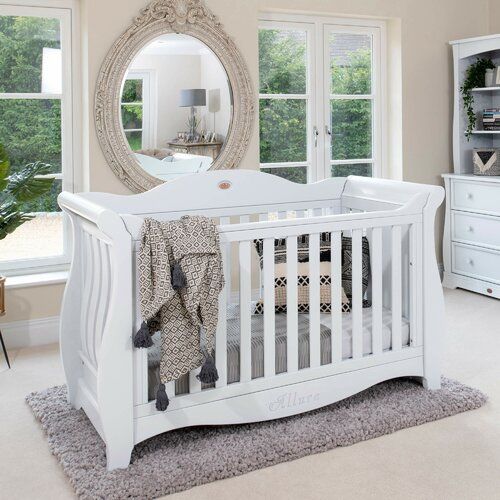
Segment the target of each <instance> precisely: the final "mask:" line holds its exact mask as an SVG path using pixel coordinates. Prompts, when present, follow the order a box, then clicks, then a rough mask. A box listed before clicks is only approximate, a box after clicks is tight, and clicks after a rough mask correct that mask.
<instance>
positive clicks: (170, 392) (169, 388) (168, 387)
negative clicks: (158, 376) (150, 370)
mask: <svg viewBox="0 0 500 500" xmlns="http://www.w3.org/2000/svg"><path fill="white" fill-rule="evenodd" d="M165 392H166V393H167V396H168V399H172V398H174V397H175V380H172V381H170V382H167V383H166V384H165Z"/></svg>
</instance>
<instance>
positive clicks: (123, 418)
mask: <svg viewBox="0 0 500 500" xmlns="http://www.w3.org/2000/svg"><path fill="white" fill-rule="evenodd" d="M443 196H444V195H443V189H442V188H440V187H437V186H427V185H419V184H411V183H406V182H396V181H388V180H381V179H367V178H361V177H348V178H347V179H344V178H333V179H329V180H325V181H322V182H319V183H316V184H309V185H298V184H294V183H291V182H288V181H286V180H283V179H280V178H278V177H276V176H272V175H268V174H263V173H259V172H253V171H238V170H232V171H212V172H206V173H200V174H196V175H193V176H187V177H183V178H180V179H178V180H175V181H172V182H169V183H166V184H164V185H162V186H159V187H157V188H155V189H153V190H151V191H148V192H145V193H142V194H138V195H132V196H119V195H111V194H106V193H85V194H77V195H76V194H70V193H62V194H61V195H60V196H59V204H60V205H61V207H62V208H63V210H64V211H65V212H66V213H67V214H68V215H69V218H70V219H71V222H72V227H73V237H74V246H73V248H74V251H73V261H72V266H71V272H70V277H69V280H68V283H67V287H66V292H65V296H64V302H63V309H62V315H61V330H60V335H61V351H62V360H63V365H64V370H65V374H66V378H67V383H68V395H69V401H70V403H71V404H72V405H73V406H74V407H75V408H83V409H84V411H85V412H86V414H87V416H88V417H89V419H90V420H91V421H92V423H93V425H94V426H95V428H96V429H97V431H98V432H99V434H100V435H101V437H102V439H103V440H104V441H105V443H106V451H107V462H108V468H109V469H110V470H111V469H115V468H123V467H127V466H128V464H129V461H130V455H131V452H132V449H133V447H134V445H135V444H137V443H139V442H141V441H143V440H145V439H147V438H149V437H152V436H155V435H157V434H159V433H162V432H165V431H169V430H173V429H176V428H180V427H187V426H193V425H222V424H236V423H245V422H256V421H263V420H269V419H276V418H281V417H285V416H289V415H293V414H297V413H301V412H305V411H309V410H312V409H315V408H319V407H322V406H325V405H328V404H331V403H333V402H335V401H338V400H341V399H343V398H346V397H348V396H350V395H352V394H355V393H357V392H359V391H362V390H364V389H366V388H368V387H370V386H372V385H374V384H377V383H379V382H382V381H384V380H388V379H392V378H396V377H404V376H407V377H419V378H421V379H422V381H423V383H424V385H425V387H427V388H429V389H437V388H439V387H440V365H439V359H440V337H441V333H442V330H443V320H444V304H443V296H442V289H441V283H440V279H439V273H438V268H437V263H436V258H435V244H434V219H435V214H436V210H437V208H438V206H439V205H440V204H441V202H442V201H443ZM185 214H201V215H205V216H209V217H214V218H216V220H217V221H218V224H219V226H218V229H219V232H220V240H221V247H222V255H223V260H224V271H225V276H226V286H225V289H224V290H223V292H222V293H221V295H220V300H219V302H220V310H219V326H218V330H217V335H216V346H215V359H216V365H217V370H218V373H219V380H218V381H217V382H216V384H215V386H214V387H210V386H203V387H202V385H201V383H200V382H199V381H198V380H197V379H196V374H197V370H194V371H193V372H191V373H190V374H189V376H188V377H186V378H185V380H184V382H183V383H182V384H180V383H179V381H178V382H177V383H176V382H171V383H170V384H168V385H167V393H168V395H169V398H170V405H169V407H168V409H167V411H165V412H159V411H157V410H156V409H155V402H154V401H151V400H150V397H149V394H150V393H151V387H150V385H151V383H152V382H151V372H152V370H154V363H152V360H153V358H154V355H153V353H152V350H149V352H148V350H146V349H134V348H133V346H132V336H133V334H134V333H135V332H136V331H137V329H138V328H139V326H140V323H141V317H140V313H139V307H138V300H137V299H138V290H137V289H138V286H137V275H136V268H135V259H136V253H137V250H138V246H139V241H138V239H139V233H140V228H141V224H142V220H143V218H144V217H146V216H148V217H153V218H157V219H160V220H167V219H177V218H179V217H181V216H182V215H185ZM324 232H329V233H331V250H332V252H331V259H330V260H331V263H330V264H329V265H330V269H331V276H332V279H331V297H332V308H331V309H332V312H331V313H328V314H324V313H321V312H320V307H319V306H320V284H319V276H320V274H319V273H320V234H321V233H324ZM306 234H307V235H309V275H310V287H309V305H310V308H309V310H310V312H309V314H308V315H307V327H306V330H307V331H304V328H303V327H302V326H301V325H302V324H303V321H302V319H303V318H302V315H300V314H298V312H297V300H298V298H297V286H296V276H297V237H298V236H299V235H306ZM342 235H348V236H351V237H352V304H351V312H349V313H342V312H341V307H342V304H341V300H342V299H341V297H342V282H341V254H340V248H341V244H340V242H341V236H342ZM363 236H367V238H368V240H369V245H370V265H371V279H370V285H369V289H368V292H367V296H366V297H363V289H362V250H361V248H362V237H363ZM275 238H286V255H287V259H286V266H287V268H286V269H287V271H286V272H287V277H288V287H287V298H286V301H287V311H288V312H287V314H286V316H279V317H278V314H276V313H275V308H274V300H275V295H274V239H275ZM257 239H263V241H264V243H263V249H264V250H263V269H262V272H260V267H259V264H258V262H257V258H256V254H255V250H254V241H255V240H257ZM293 277H295V279H293ZM259 297H260V298H262V299H263V301H264V314H263V316H261V317H260V320H259V321H261V322H262V324H261V329H262V333H261V335H260V336H256V334H255V332H253V331H252V328H255V326H254V325H255V324H256V323H255V322H254V320H255V317H254V315H253V305H252V304H253V301H254V300H256V298H259ZM364 298H368V299H370V300H371V308H370V309H369V310H367V309H364V308H363V299H364ZM235 310H236V311H237V315H236V316H235V315H234V311H235ZM235 322H236V323H235ZM230 324H231V325H232V326H231V330H230V331H229V330H228V325H230ZM235 324H236V325H237V331H236V333H235V329H234V325H235ZM259 324H260V323H259ZM259 328H260V327H259ZM228 331H229V333H228ZM304 338H306V342H305V341H304ZM256 339H257V340H256ZM230 343H231V348H230V345H229V344H230ZM304 345H307V349H305V350H304V349H303V346H304ZM256 346H257V347H256ZM234 351H237V356H236V358H235V357H234ZM278 351H279V352H278ZM327 351H328V352H327ZM257 352H260V355H259V356H260V357H259V359H257V357H258V356H257ZM229 357H231V359H229ZM279 357H280V359H281V364H280V366H281V369H280V370H279V372H280V373H277V366H278V358H279ZM283 357H285V358H286V360H285V362H284V363H283V362H282V361H283V360H282V358H283ZM304 357H305V358H307V359H304ZM234 359H237V365H234V362H232V361H231V360H233V361H234ZM230 361H231V363H233V364H232V365H231V363H230ZM257 362H258V363H262V365H263V366H261V367H260V368H261V369H256V366H255V365H256V363H257ZM230 365H231V366H230ZM235 366H236V368H235ZM283 366H284V369H283ZM235 369H236V370H237V371H238V373H237V376H236V377H235V376H234V373H233V374H231V373H229V371H230V370H232V372H234V370H235ZM181 386H182V387H181Z"/></svg>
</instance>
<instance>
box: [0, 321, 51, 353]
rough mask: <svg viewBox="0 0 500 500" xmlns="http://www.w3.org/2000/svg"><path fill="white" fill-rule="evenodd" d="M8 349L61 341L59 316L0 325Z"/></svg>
mask: <svg viewBox="0 0 500 500" xmlns="http://www.w3.org/2000/svg"><path fill="white" fill-rule="evenodd" d="M0 330H2V335H3V338H4V341H5V345H6V347H7V349H19V348H21V347H32V346H38V345H46V344H54V343H55V342H58V341H59V316H53V317H51V318H40V319H31V320H27V321H13V322H12V323H3V324H0Z"/></svg>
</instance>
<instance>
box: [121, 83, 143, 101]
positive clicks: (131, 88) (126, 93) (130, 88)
mask: <svg viewBox="0 0 500 500" xmlns="http://www.w3.org/2000/svg"><path fill="white" fill-rule="evenodd" d="M142 89H143V81H142V79H140V78H138V79H131V80H126V81H125V85H124V86H123V92H122V102H142Z"/></svg>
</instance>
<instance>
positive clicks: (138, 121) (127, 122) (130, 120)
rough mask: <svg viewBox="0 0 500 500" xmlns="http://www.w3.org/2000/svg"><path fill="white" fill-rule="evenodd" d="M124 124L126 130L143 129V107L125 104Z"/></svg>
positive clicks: (123, 106)
mask: <svg viewBox="0 0 500 500" xmlns="http://www.w3.org/2000/svg"><path fill="white" fill-rule="evenodd" d="M122 123H123V128H124V129H125V130H129V129H135V128H142V106H138V105H137V104H123V105H122Z"/></svg>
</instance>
